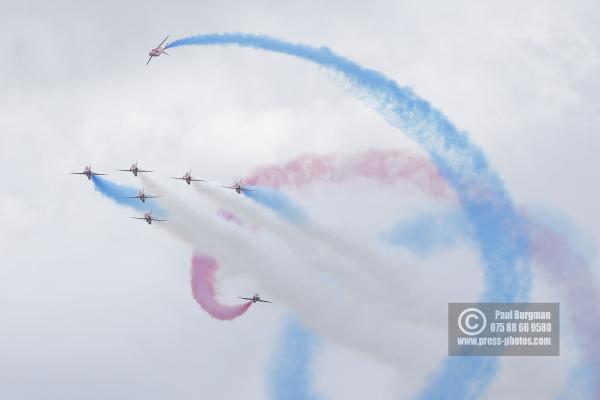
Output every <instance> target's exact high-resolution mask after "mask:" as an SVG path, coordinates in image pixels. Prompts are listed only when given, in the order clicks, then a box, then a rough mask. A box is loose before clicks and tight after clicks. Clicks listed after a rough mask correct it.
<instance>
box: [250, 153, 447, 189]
mask: <svg viewBox="0 0 600 400" xmlns="http://www.w3.org/2000/svg"><path fill="white" fill-rule="evenodd" d="M356 178H367V179H373V180H375V181H376V182H379V183H382V184H385V185H392V184H395V183H398V182H400V181H409V182H412V183H413V184H414V185H416V186H417V187H419V188H420V189H423V190H425V191H426V192H428V193H430V194H431V195H433V196H435V197H449V198H454V192H453V191H452V190H451V189H450V188H449V187H448V185H447V184H446V182H445V181H444V180H443V179H442V178H441V177H440V175H439V174H438V172H437V170H436V169H435V167H434V166H433V165H432V164H431V163H430V162H429V160H428V159H427V158H425V157H423V156H416V155H413V154H410V153H407V152H405V151H400V150H370V151H366V152H363V153H357V154H352V155H333V154H329V155H316V154H307V155H303V156H300V157H298V158H296V159H294V160H292V161H289V162H286V163H284V164H281V165H267V166H262V167H258V168H257V169H256V170H255V171H254V172H253V173H252V175H251V176H250V177H248V178H247V179H246V180H245V182H246V184H248V185H255V186H267V187H272V188H280V187H283V186H296V187H304V186H308V185H310V184H311V183H313V182H315V181H322V182H332V183H341V182H345V181H348V180H351V179H356Z"/></svg>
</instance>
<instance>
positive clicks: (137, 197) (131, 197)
mask: <svg viewBox="0 0 600 400" xmlns="http://www.w3.org/2000/svg"><path fill="white" fill-rule="evenodd" d="M146 197H148V196H146ZM127 198H128V199H139V198H140V196H127Z"/></svg>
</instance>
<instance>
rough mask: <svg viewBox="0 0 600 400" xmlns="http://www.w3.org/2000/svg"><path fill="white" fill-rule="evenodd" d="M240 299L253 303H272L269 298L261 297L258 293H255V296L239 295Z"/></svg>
mask: <svg viewBox="0 0 600 400" xmlns="http://www.w3.org/2000/svg"><path fill="white" fill-rule="evenodd" d="M238 299H242V300H249V301H251V302H252V303H253V304H254V303H256V302H257V301H260V302H261V303H271V302H270V301H269V300H263V299H261V298H260V295H259V294H258V293H255V294H254V296H252V297H238Z"/></svg>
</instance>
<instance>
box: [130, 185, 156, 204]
mask: <svg viewBox="0 0 600 400" xmlns="http://www.w3.org/2000/svg"><path fill="white" fill-rule="evenodd" d="M157 197H160V196H151V195H148V194H146V193H144V188H142V190H140V191H139V192H138V194H137V196H127V198H128V199H140V201H141V202H142V203H145V202H146V199H156V198H157Z"/></svg>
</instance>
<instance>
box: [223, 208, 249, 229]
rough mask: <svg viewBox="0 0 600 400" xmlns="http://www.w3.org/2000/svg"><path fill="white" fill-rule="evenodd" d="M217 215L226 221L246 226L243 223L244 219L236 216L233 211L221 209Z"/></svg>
mask: <svg viewBox="0 0 600 400" xmlns="http://www.w3.org/2000/svg"><path fill="white" fill-rule="evenodd" d="M217 215H218V216H219V217H221V218H223V219H224V220H225V221H229V222H233V223H235V224H237V225H239V226H243V225H244V223H243V222H242V219H241V218H240V217H239V216H238V215H237V214H234V213H232V212H231V211H228V210H225V209H224V208H221V209H219V211H217Z"/></svg>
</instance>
